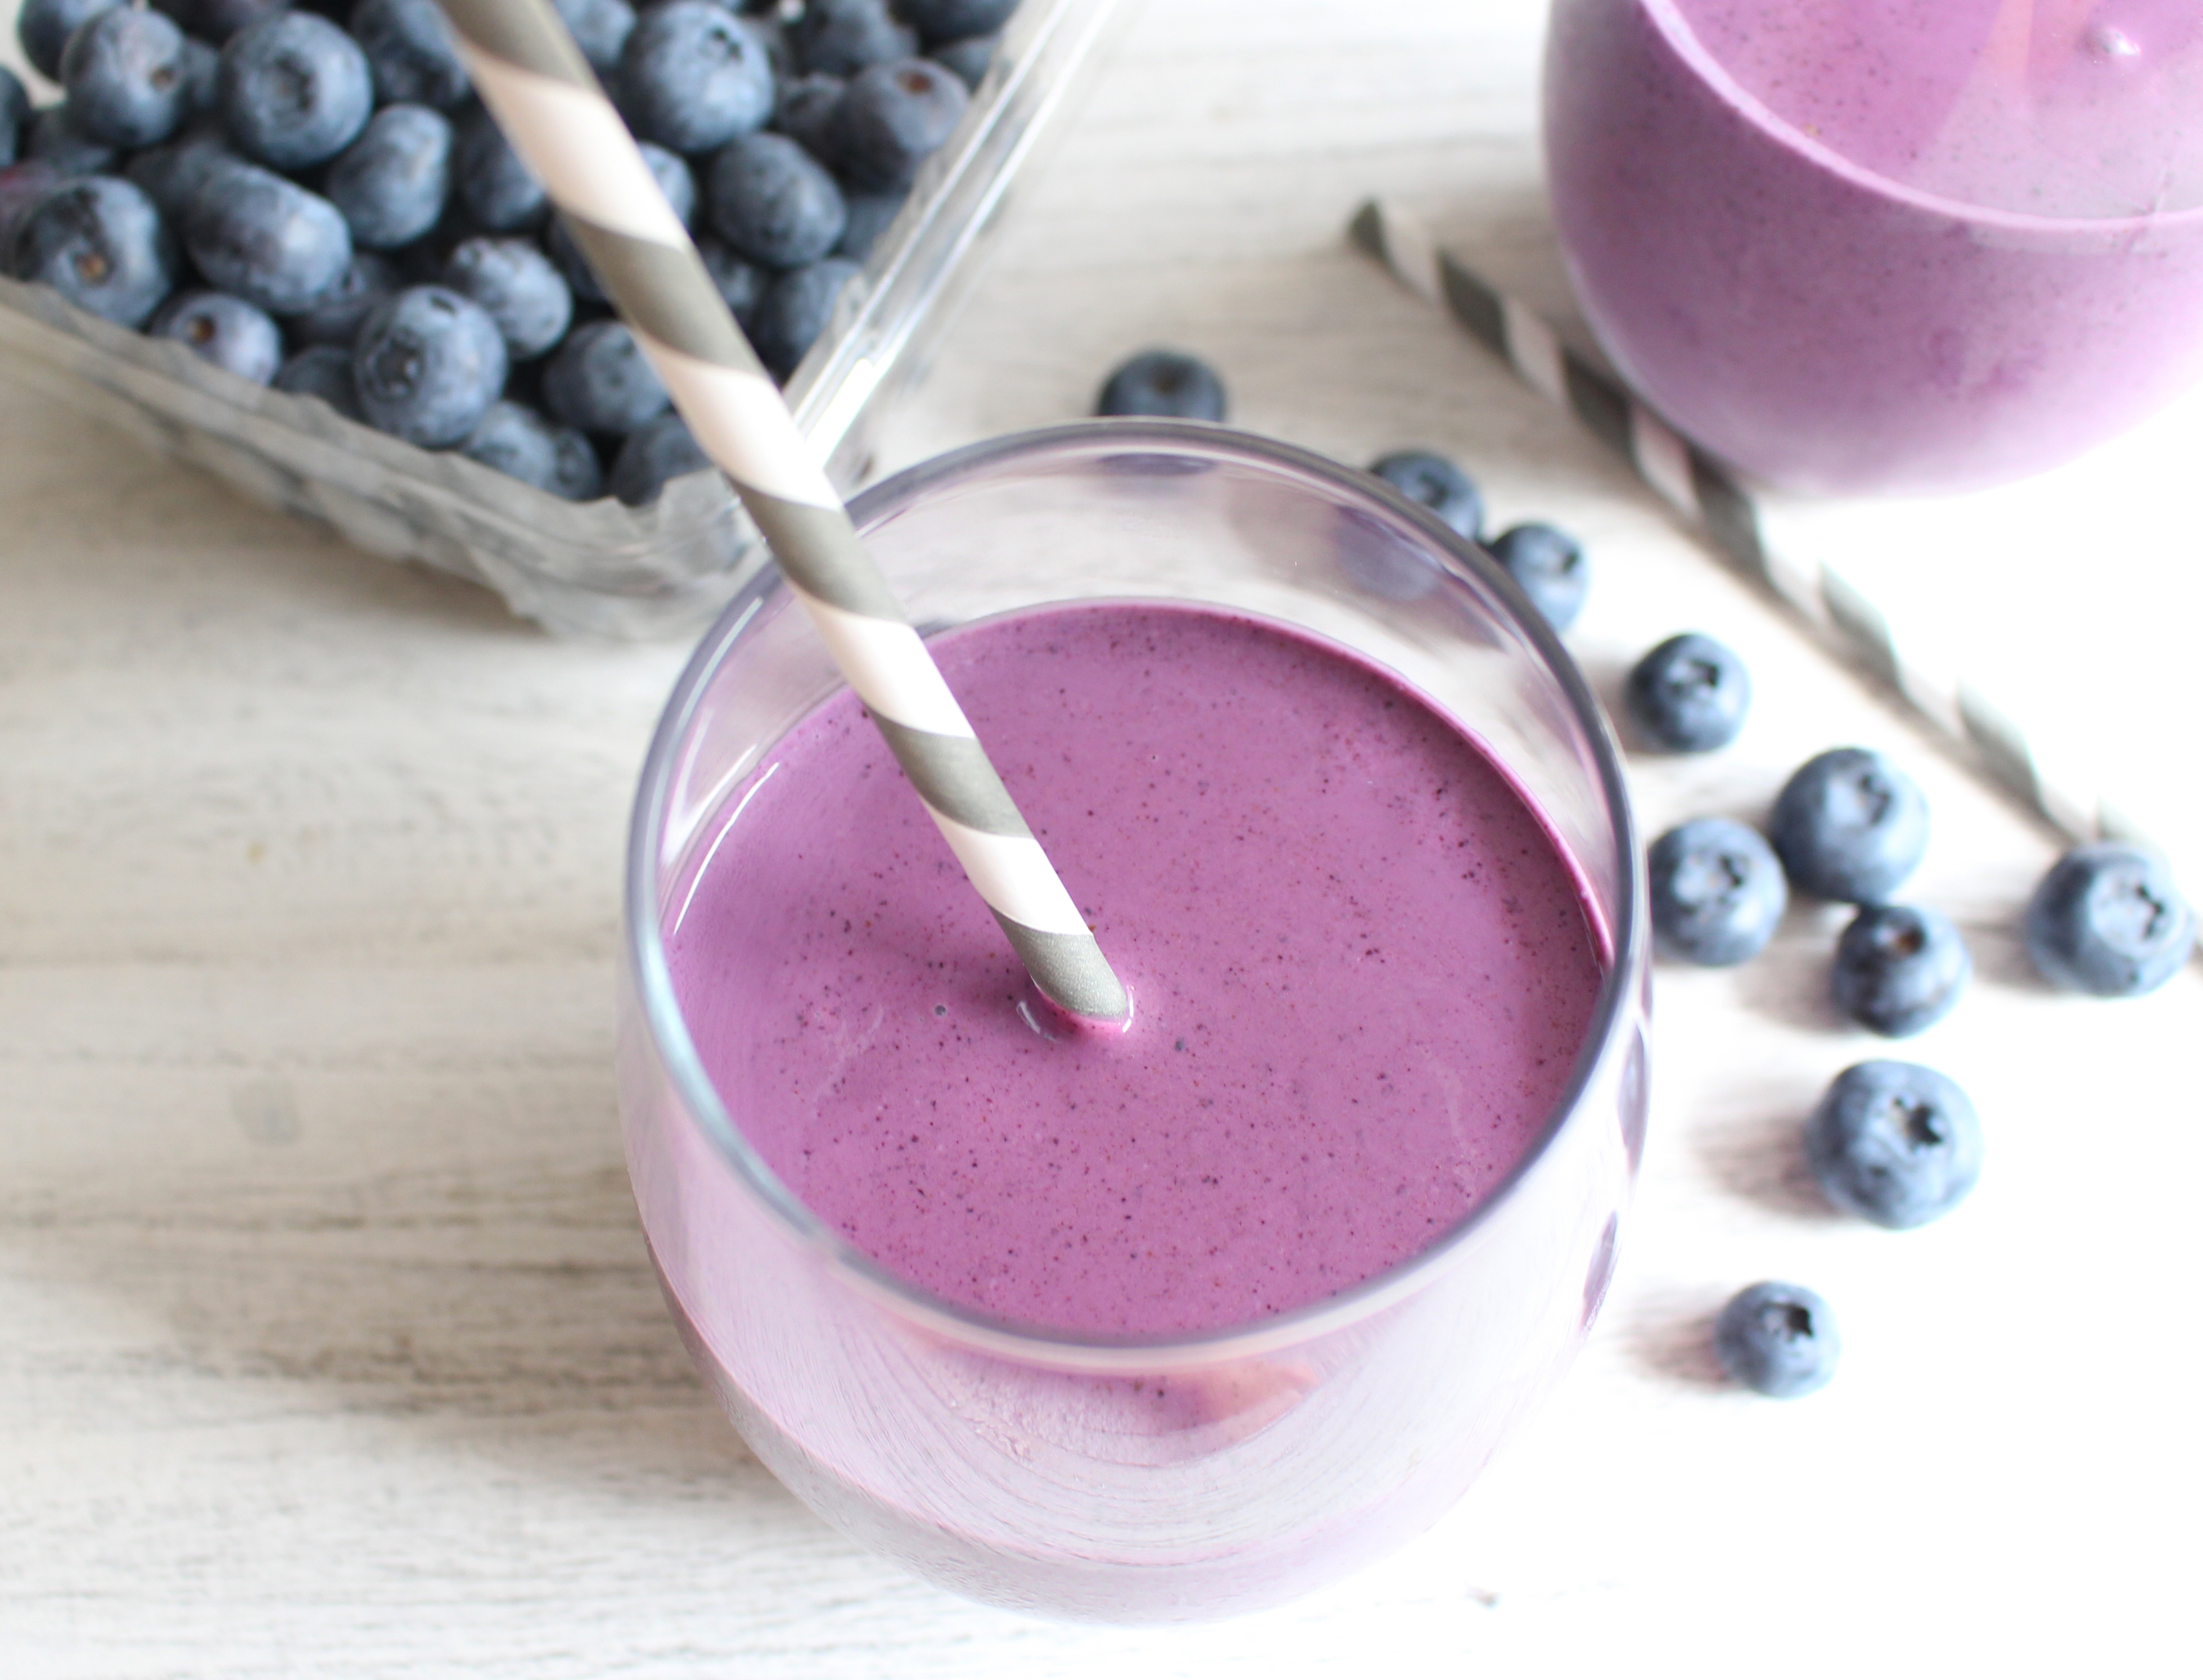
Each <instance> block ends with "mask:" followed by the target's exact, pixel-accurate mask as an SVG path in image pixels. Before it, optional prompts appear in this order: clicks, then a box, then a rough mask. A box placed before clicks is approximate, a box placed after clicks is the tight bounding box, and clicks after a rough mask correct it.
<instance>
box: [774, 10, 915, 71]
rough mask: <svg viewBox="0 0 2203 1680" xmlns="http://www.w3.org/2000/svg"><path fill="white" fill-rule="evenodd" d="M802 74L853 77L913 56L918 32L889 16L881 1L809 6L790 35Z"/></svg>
mask: <svg viewBox="0 0 2203 1680" xmlns="http://www.w3.org/2000/svg"><path fill="white" fill-rule="evenodd" d="M791 44H793V46H794V50H795V58H796V62H797V64H798V65H799V66H800V67H801V68H802V69H803V70H804V71H806V73H810V72H818V71H823V72H824V73H825V74H828V75H830V76H853V75H855V74H857V72H859V70H864V69H869V68H871V66H873V65H875V64H889V63H892V62H895V60H896V59H898V58H908V57H910V56H913V54H915V53H916V52H917V51H918V32H917V31H916V30H914V29H913V28H911V27H909V26H907V24H901V23H898V22H896V21H895V19H894V18H893V17H892V16H890V15H889V12H888V9H887V5H886V3H885V0H809V3H808V4H806V6H805V7H804V9H803V15H802V16H801V17H800V18H799V19H798V20H797V21H796V24H795V27H794V31H793V32H792V34H791Z"/></svg>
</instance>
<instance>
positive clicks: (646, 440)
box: [607, 414, 712, 508]
mask: <svg viewBox="0 0 2203 1680" xmlns="http://www.w3.org/2000/svg"><path fill="white" fill-rule="evenodd" d="M711 464H712V463H711V461H710V460H709V458H708V457H706V455H705V453H704V451H702V450H700V449H699V448H698V447H697V446H696V439H694V437H693V436H692V435H691V434H690V433H689V430H688V422H687V421H684V420H682V418H681V416H679V415H677V414H662V415H660V416H659V417H658V418H657V419H655V420H653V421H651V422H650V424H649V425H647V426H646V427H643V428H642V429H641V431H639V432H636V433H634V434H633V435H632V436H631V437H629V439H628V440H627V441H626V442H625V443H623V444H622V445H620V451H619V455H618V457H617V458H616V459H615V460H614V461H613V462H612V470H611V478H610V479H609V480H607V483H608V485H609V486H610V488H611V492H612V494H613V495H615V496H617V497H618V498H620V500H621V501H623V502H624V503H626V504H628V506H629V507H631V508H639V507H643V506H647V504H650V503H652V502H654V501H656V500H657V499H658V492H659V491H660V490H662V489H663V488H664V486H666V485H668V484H670V483H671V482H672V481H673V480H675V479H677V478H683V477H686V476H687V475H688V474H690V473H695V472H701V471H702V470H703V469H705V468H706V467H709V466H710V465H711Z"/></svg>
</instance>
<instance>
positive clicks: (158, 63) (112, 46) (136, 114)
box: [62, 7, 191, 148]
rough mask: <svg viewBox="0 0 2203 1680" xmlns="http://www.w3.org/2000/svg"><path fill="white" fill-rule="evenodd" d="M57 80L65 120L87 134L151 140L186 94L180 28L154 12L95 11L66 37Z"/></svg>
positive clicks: (167, 129)
mask: <svg viewBox="0 0 2203 1680" xmlns="http://www.w3.org/2000/svg"><path fill="white" fill-rule="evenodd" d="M62 87H63V88H64V89H66V90H67V91H68V108H69V120H70V121H72V122H73V123H74V124H75V125H76V128H77V132H78V133H81V134H83V135H84V136H85V137H86V139H92V140H97V141H98V142H99V143H100V144H102V145H109V146H121V147H126V148H127V147H132V146H150V145H154V144H158V143H159V142H160V141H162V140H165V139H168V136H170V135H171V134H173V133H175V132H176V129H177V127H178V126H179V125H180V123H181V122H182V121H183V120H184V117H185V115H186V111H187V107H188V104H189V101H190V97H191V79H190V77H189V75H188V74H186V68H185V64H184V32H183V31H182V30H180V29H179V28H177V27H176V26H175V25H174V24H173V23H171V22H169V21H168V19H167V18H165V17H162V15H160V13H158V12H146V11H139V10H138V9H136V8H134V7H117V8H115V9H114V10H113V11H107V12H102V13H101V14H100V15H98V16H97V17H95V18H92V19H91V20H90V21H87V22H86V24H85V25H84V26H83V27H81V28H80V29H79V30H78V31H77V32H75V33H74V35H72V36H70V37H69V38H68V46H67V48H65V49H64V50H63V51H62Z"/></svg>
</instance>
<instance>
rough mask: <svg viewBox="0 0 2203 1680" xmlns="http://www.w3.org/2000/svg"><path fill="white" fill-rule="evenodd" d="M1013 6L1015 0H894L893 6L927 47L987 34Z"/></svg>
mask: <svg viewBox="0 0 2203 1680" xmlns="http://www.w3.org/2000/svg"><path fill="white" fill-rule="evenodd" d="M895 9H896V10H897V11H898V12H900V13H901V15H902V17H903V21H905V22H907V23H908V24H909V25H910V26H911V27H913V28H914V29H916V30H917V31H918V33H919V35H921V36H922V37H924V39H925V42H926V44H928V45H929V46H931V45H936V44H939V43H941V42H943V41H960V40H963V39H964V38H966V36H971V35H991V34H993V33H994V32H995V31H996V30H997V29H1000V28H1001V27H1002V26H1003V25H1004V24H1006V23H1007V22H1008V21H1010V14H1011V13H1012V12H1014V11H1015V10H1017V9H1018V0H897V3H896V6H895Z"/></svg>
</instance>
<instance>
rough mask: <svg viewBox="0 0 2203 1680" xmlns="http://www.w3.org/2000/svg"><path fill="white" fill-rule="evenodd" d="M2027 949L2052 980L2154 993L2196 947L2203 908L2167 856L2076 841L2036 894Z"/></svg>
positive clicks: (2119, 994) (2110, 993)
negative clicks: (2182, 886) (2176, 878)
mask: <svg viewBox="0 0 2203 1680" xmlns="http://www.w3.org/2000/svg"><path fill="white" fill-rule="evenodd" d="M2025 934H2026V939H2027V954H2028V955H2029V957H2031V958H2034V959H2035V967H2036V968H2037V969H2039V970H2041V974H2042V977H2043V978H2044V979H2045V980H2047V981H2049V982H2050V983H2051V984H2052V985H2053V986H2058V987H2064V989H2065V990H2067V991H2069V992H2089V993H2094V994H2095V995H2096V996H2097V997H2100V998H2133V997H2139V996H2140V995H2141V993H2145V992H2153V991H2155V990H2156V989H2157V988H2158V987H2160V986H2162V985H2164V984H2165V981H2168V980H2170V979H2171V978H2172V976H2174V975H2175V974H2176V973H2178V972H2179V970H2180V967H2181V965H2182V964H2184V963H2185V962H2187V960H2188V956H2189V955H2190V953H2191V952H2193V951H2194V947H2195V912H2194V910H2193V909H2191V908H2190V907H2189V905H2188V902H2187V901H2186V900H2185V899H2182V897H2181V896H2180V890H2179V888H2178V887H2175V886H2174V885H2173V881H2172V871H2171V869H2168V868H2167V867H2166V866H2165V860H2164V859H2163V858H2158V857H2156V856H2154V855H2153V854H2152V853H2150V852H2144V851H2142V850H2141V848H2140V847H2138V846H2122V845H2118V844H2116V843H2112V842H2108V841H2106V842H2100V843H2098V844H2096V845H2094V846H2076V847H2075V848H2074V849H2073V850H2072V851H2070V852H2067V853H2066V854H2065V855H2064V857H2063V858H2059V859H2058V861H2057V863H2055V864H2052V866H2051V869H2050V873H2049V874H2047V875H2044V876H2043V877H2042V880H2041V883H2040V884H2039V885H2037V886H2036V887H2035V896H2034V897H2033V898H2032V899H2029V901H2028V905H2027V919H2026V923H2025Z"/></svg>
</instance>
